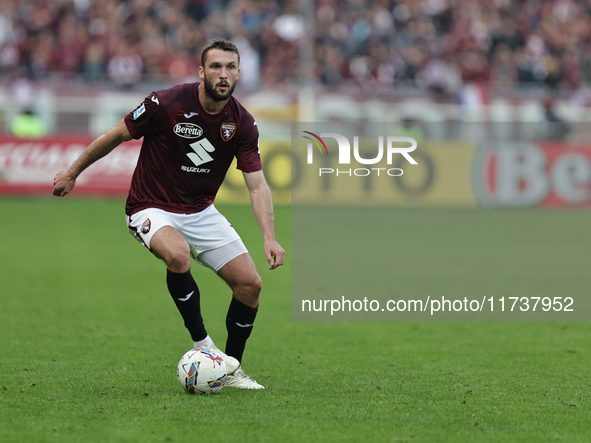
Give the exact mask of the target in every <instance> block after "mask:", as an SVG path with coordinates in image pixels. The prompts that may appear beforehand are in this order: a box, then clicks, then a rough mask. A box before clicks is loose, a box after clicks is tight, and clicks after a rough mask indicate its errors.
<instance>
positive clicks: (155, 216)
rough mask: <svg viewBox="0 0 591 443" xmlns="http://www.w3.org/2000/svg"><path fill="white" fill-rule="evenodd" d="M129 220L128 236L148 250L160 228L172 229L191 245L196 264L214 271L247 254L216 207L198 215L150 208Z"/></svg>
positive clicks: (232, 229)
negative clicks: (169, 227)
mask: <svg viewBox="0 0 591 443" xmlns="http://www.w3.org/2000/svg"><path fill="white" fill-rule="evenodd" d="M126 218H127V229H128V231H129V233H130V234H131V235H133V237H134V238H135V239H136V240H138V241H139V242H140V243H142V244H143V245H144V246H146V247H147V248H148V249H150V241H151V240H152V236H153V235H154V234H155V233H156V232H157V231H158V230H159V229H160V228H162V227H163V226H171V227H173V228H174V229H176V230H177V231H178V232H179V233H180V234H181V235H182V236H183V237H184V239H185V240H186V241H187V243H188V244H189V248H190V249H191V256H192V257H193V258H194V259H195V261H197V263H199V264H201V265H203V266H207V267H208V268H210V269H213V270H214V271H215V272H218V271H219V270H220V269H221V268H222V267H223V266H224V265H225V264H227V263H228V262H229V261H230V260H232V259H233V258H235V257H238V256H239V255H242V254H246V253H248V250H247V249H246V246H244V243H243V242H242V239H241V238H240V236H239V235H238V233H237V232H236V230H235V229H234V228H233V227H232V225H231V224H230V223H229V222H228V220H227V219H226V217H224V216H223V215H222V214H220V212H219V211H218V210H217V209H216V208H215V206H214V205H210V206H209V207H208V208H207V209H204V210H203V211H201V212H197V213H195V214H175V213H173V212H166V211H163V210H162V209H155V208H149V209H144V210H142V211H139V212H136V213H135V214H133V215H131V217H130V216H126Z"/></svg>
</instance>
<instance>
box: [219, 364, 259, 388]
mask: <svg viewBox="0 0 591 443" xmlns="http://www.w3.org/2000/svg"><path fill="white" fill-rule="evenodd" d="M225 386H227V387H229V388H239V389H265V387H264V386H263V385H261V384H259V383H257V381H256V380H253V379H252V378H250V377H249V376H248V375H246V374H245V373H244V371H243V370H242V369H241V368H239V369H238V370H237V371H236V372H234V374H233V375H228V379H227V380H226V385H225Z"/></svg>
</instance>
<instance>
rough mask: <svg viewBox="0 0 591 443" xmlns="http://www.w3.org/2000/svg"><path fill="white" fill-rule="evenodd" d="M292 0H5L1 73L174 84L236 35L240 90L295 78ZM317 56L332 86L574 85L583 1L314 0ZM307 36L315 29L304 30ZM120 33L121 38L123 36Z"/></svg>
mask: <svg viewBox="0 0 591 443" xmlns="http://www.w3.org/2000/svg"><path fill="white" fill-rule="evenodd" d="M300 7H301V6H300V3H299V1H297V0H281V1H279V0H225V1H224V2H214V1H213V0H171V1H168V2H164V1H162V0H2V1H1V2H0V77H3V78H5V79H11V78H14V77H15V76H23V75H31V76H33V77H34V78H35V79H36V80H43V81H44V80H53V79H62V80H64V79H65V80H68V79H72V80H76V79H84V80H85V81H87V82H91V83H93V82H104V81H105V77H107V78H110V79H111V80H112V81H113V82H114V83H115V84H117V85H120V86H130V85H133V84H135V83H137V82H139V81H142V80H150V81H154V80H156V81H161V82H168V83H175V82H178V81H185V79H190V78H195V73H196V69H197V67H198V65H199V56H200V51H201V48H203V47H204V45H205V44H206V42H208V41H210V40H211V39H212V38H216V37H224V38H229V39H234V40H236V41H237V42H239V43H240V45H241V49H242V52H243V53H244V57H243V63H244V65H243V68H242V69H244V77H245V78H244V79H243V80H244V85H243V87H245V88H246V89H248V88H255V87H258V86H259V85H261V86H271V85H274V84H279V83H281V84H286V83H287V84H290V83H291V84H293V85H297V84H298V76H299V74H300V69H299V66H298V62H299V57H300V52H299V51H300V47H299V45H300V41H301V38H302V36H303V35H305V34H304V33H305V32H307V30H308V28H307V25H308V24H309V23H308V21H307V20H308V18H307V17H302V15H301V10H300ZM313 8H314V10H313V15H314V20H313V21H314V29H315V31H314V32H315V35H314V36H313V40H314V46H315V49H314V54H313V57H314V61H315V68H316V69H315V73H316V76H317V78H318V81H319V82H320V83H321V84H323V85H325V86H327V87H330V88H338V87H340V86H344V85H355V86H356V87H358V88H362V89H363V88H366V89H368V85H373V86H371V88H370V89H375V88H374V86H376V87H378V88H380V90H382V91H383V90H387V89H389V88H396V87H404V88H409V87H411V88H414V87H418V88H428V89H429V90H430V91H432V92H433V93H434V94H437V95H440V96H441V95H443V96H453V95H454V94H457V93H458V91H460V90H461V87H462V84H468V83H472V82H477V83H486V82H492V83H491V84H493V85H497V84H498V85H501V86H504V87H507V86H511V87H520V86H538V87H541V86H547V87H549V88H553V89H568V90H569V91H571V92H572V91H577V90H578V89H579V88H581V87H583V86H584V83H586V82H589V81H591V60H590V58H591V57H590V55H589V54H590V53H591V2H589V1H585V0H520V1H509V0H495V1H483V2H479V1H474V0H372V1H371V2H364V1H362V0H317V1H315V2H313ZM307 37H310V36H307ZM122 42H124V43H122Z"/></svg>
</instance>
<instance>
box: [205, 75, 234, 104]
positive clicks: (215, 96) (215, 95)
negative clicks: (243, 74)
mask: <svg viewBox="0 0 591 443" xmlns="http://www.w3.org/2000/svg"><path fill="white" fill-rule="evenodd" d="M226 83H227V84H228V90H227V91H226V92H225V93H221V92H218V91H217V90H216V89H215V87H214V85H213V83H212V82H210V81H209V80H208V79H207V77H205V76H204V78H203V87H204V88H205V93H206V94H207V95H209V97H211V99H212V100H214V101H216V102H223V101H224V100H227V99H229V98H230V97H231V96H232V93H233V92H234V88H235V87H236V82H234V84H232V85H231V84H230V82H226Z"/></svg>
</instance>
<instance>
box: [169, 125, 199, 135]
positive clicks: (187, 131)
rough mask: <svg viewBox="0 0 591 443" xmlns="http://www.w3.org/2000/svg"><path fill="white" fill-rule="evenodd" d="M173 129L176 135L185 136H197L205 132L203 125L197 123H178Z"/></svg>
mask: <svg viewBox="0 0 591 443" xmlns="http://www.w3.org/2000/svg"><path fill="white" fill-rule="evenodd" d="M172 130H173V131H174V133H175V134H176V135H178V136H179V137H183V138H197V137H201V134H203V129H201V126H197V125H196V124H195V123H177V124H176V125H174V128H172Z"/></svg>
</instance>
